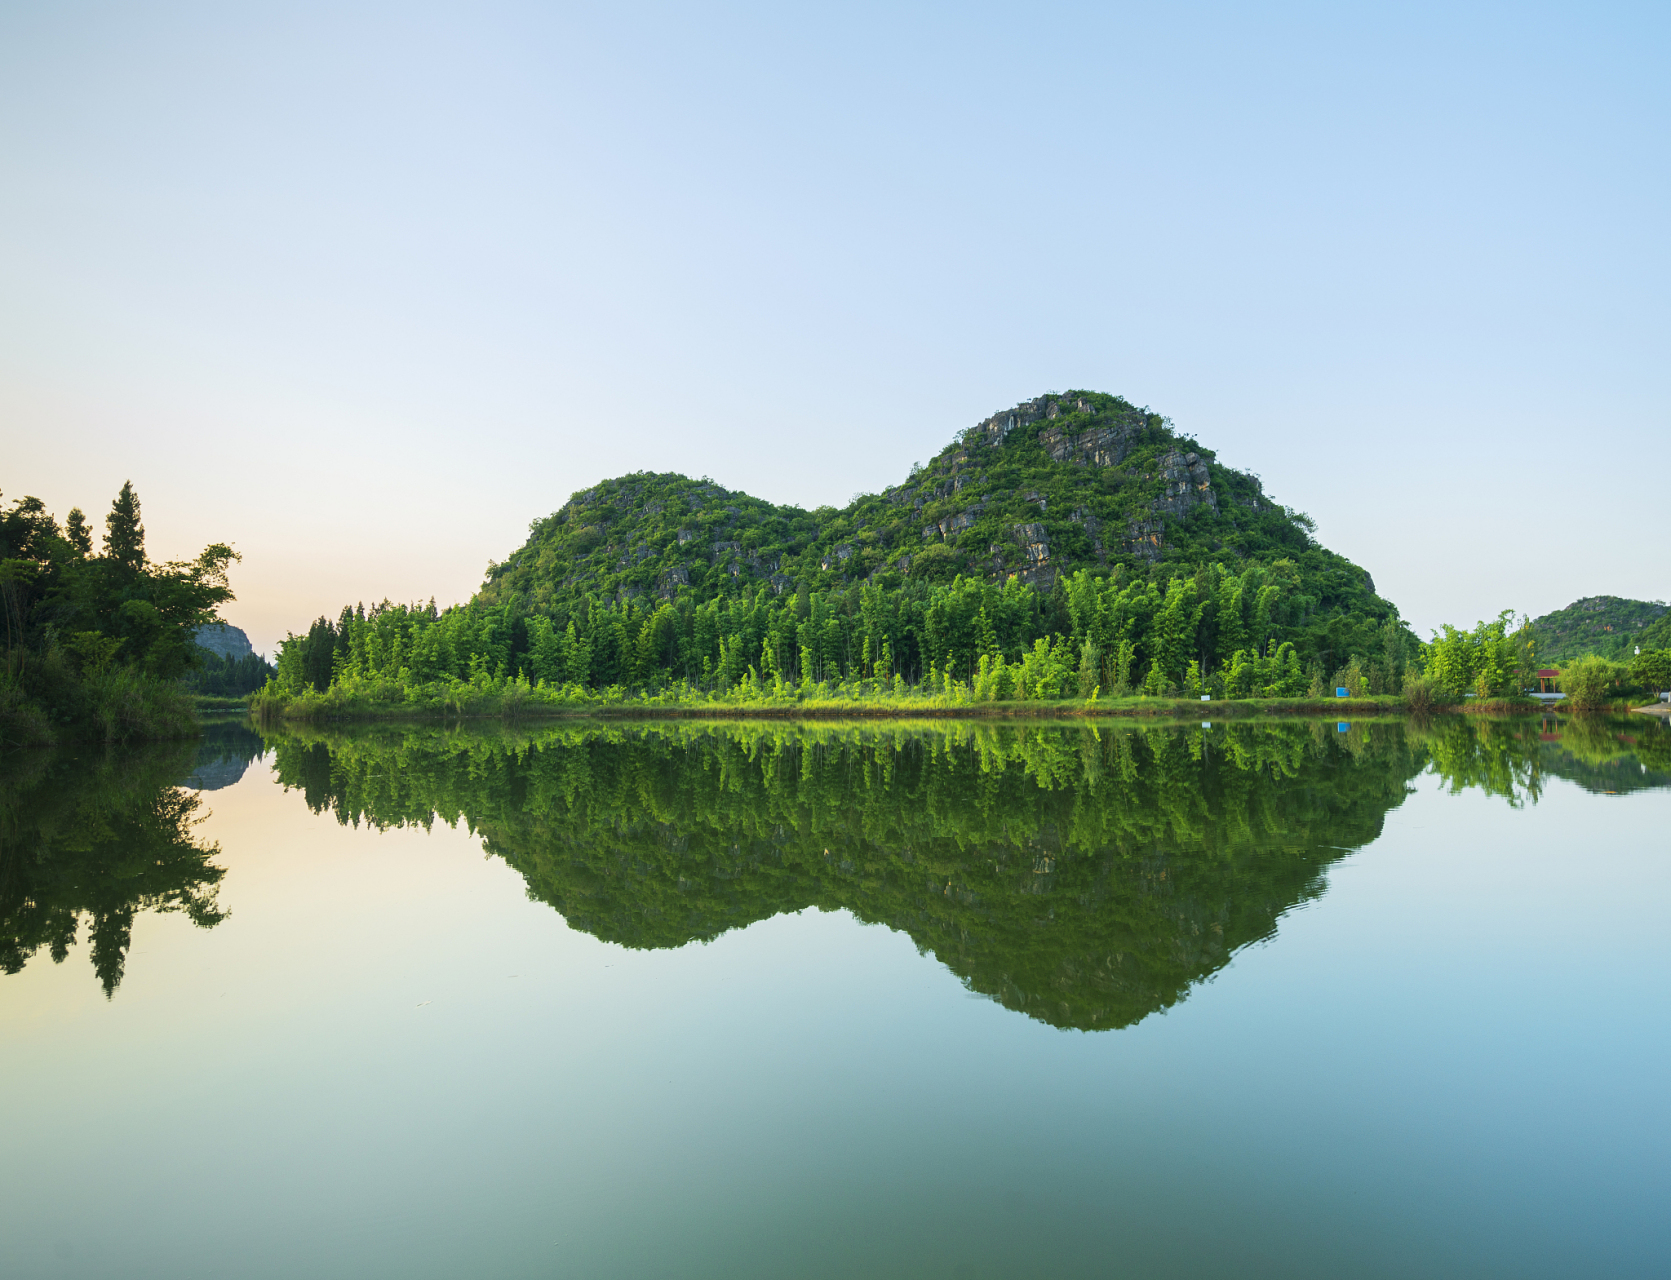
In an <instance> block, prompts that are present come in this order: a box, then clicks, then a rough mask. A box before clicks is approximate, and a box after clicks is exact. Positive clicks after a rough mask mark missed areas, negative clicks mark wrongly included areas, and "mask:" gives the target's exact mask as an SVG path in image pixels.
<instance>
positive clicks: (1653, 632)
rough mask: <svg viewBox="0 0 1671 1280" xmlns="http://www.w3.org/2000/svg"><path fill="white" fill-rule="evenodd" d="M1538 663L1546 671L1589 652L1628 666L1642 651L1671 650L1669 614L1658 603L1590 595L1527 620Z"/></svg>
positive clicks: (1670, 620)
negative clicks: (1639, 647) (1640, 650)
mask: <svg viewBox="0 0 1671 1280" xmlns="http://www.w3.org/2000/svg"><path fill="white" fill-rule="evenodd" d="M1532 636H1533V639H1534V641H1535V642H1536V644H1537V654H1538V660H1539V661H1540V662H1543V663H1545V664H1547V665H1549V666H1560V664H1561V663H1563V662H1566V661H1569V660H1570V659H1573V658H1577V657H1579V656H1581V655H1583V654H1587V653H1593V654H1596V655H1597V656H1598V657H1603V658H1608V659H1611V660H1613V661H1621V662H1622V661H1628V660H1629V659H1630V657H1631V655H1632V653H1633V652H1634V650H1635V649H1636V647H1637V646H1638V645H1640V646H1641V647H1642V648H1643V650H1648V649H1663V648H1666V647H1671V613H1668V612H1667V610H1666V605H1665V602H1664V601H1663V600H1625V599H1623V598H1621V597H1619V596H1590V597H1588V598H1587V599H1584V600H1574V601H1573V602H1572V603H1571V604H1569V605H1568V606H1567V607H1566V608H1564V609H1557V610H1555V611H1554V612H1553V613H1546V614H1544V615H1543V617H1541V618H1534V619H1532Z"/></svg>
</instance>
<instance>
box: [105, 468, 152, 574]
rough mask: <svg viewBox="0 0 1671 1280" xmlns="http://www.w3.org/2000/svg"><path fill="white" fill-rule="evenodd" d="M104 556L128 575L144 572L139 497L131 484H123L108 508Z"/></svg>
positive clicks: (142, 530)
mask: <svg viewBox="0 0 1671 1280" xmlns="http://www.w3.org/2000/svg"><path fill="white" fill-rule="evenodd" d="M104 528H105V533H104V554H105V556H106V557H107V558H109V559H110V560H112V561H114V562H115V563H116V564H119V565H121V566H122V567H123V568H124V569H126V570H128V571H129V572H130V573H139V572H141V571H142V570H143V569H144V568H145V526H144V525H142V524H140V522H139V495H138V494H137V493H135V492H134V491H133V481H131V480H124V481H123V482H122V490H121V492H120V493H118V494H117V495H116V500H115V501H114V502H112V503H111V504H110V514H109V515H107V516H106V517H105V518H104Z"/></svg>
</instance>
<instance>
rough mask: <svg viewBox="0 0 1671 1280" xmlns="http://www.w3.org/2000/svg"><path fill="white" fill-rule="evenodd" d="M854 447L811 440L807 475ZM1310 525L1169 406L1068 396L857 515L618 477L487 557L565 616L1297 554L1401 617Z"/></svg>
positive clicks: (994, 426) (505, 576) (1012, 420)
mask: <svg viewBox="0 0 1671 1280" xmlns="http://www.w3.org/2000/svg"><path fill="white" fill-rule="evenodd" d="M838 447H839V442H837V441H827V442H823V443H819V444H813V443H807V444H806V445H804V446H802V448H803V449H804V456H805V457H806V459H807V465H808V466H816V465H817V458H818V456H819V453H820V451H821V450H823V449H827V448H838ZM1312 528H1313V526H1312V524H1311V522H1310V520H1309V519H1308V518H1307V517H1305V516H1303V515H1301V514H1299V513H1297V512H1292V511H1290V510H1288V509H1286V508H1284V507H1282V506H1281V505H1279V504H1278V503H1276V502H1274V501H1273V500H1272V499H1271V498H1270V497H1268V496H1267V495H1266V494H1265V492H1264V490H1263V487H1262V485H1261V483H1260V480H1259V477H1258V476H1256V475H1252V474H1250V473H1247V472H1242V471H1236V470H1233V469H1231V468H1229V467H1226V466H1223V465H1221V464H1220V463H1219V462H1218V461H1217V458H1216V455H1215V454H1214V453H1213V451H1212V450H1211V449H1208V448H1206V447H1205V446H1203V445H1201V444H1199V443H1198V442H1196V441H1195V440H1193V439H1190V438H1189V437H1187V436H1184V435H1181V434H1179V433H1178V432H1176V431H1175V430H1174V429H1173V428H1172V426H1171V424H1170V423H1169V422H1168V421H1167V420H1166V419H1165V418H1162V417H1161V416H1160V415H1159V414H1157V413H1153V412H1151V411H1149V410H1147V409H1140V408H1138V407H1136V406H1134V405H1132V404H1130V403H1129V402H1128V401H1126V400H1124V399H1121V398H1120V397H1118V396H1112V395H1105V394H1102V393H1099V392H1091V391H1070V392H1065V393H1062V394H1053V395H1046V396H1039V397H1037V398H1036V399H1033V400H1028V401H1024V402H1022V403H1021V404H1018V405H1016V406H1015V407H1014V408H1012V409H1006V410H1004V411H1002V412H1000V413H996V414H994V415H992V416H991V417H989V418H987V419H985V420H984V421H982V422H980V423H977V424H976V425H975V426H974V427H972V428H970V429H969V430H967V431H964V432H962V433H961V434H960V435H959V436H958V437H957V439H955V440H954V441H953V442H952V443H951V444H949V445H947V446H946V447H945V448H944V449H942V450H941V451H940V453H939V454H938V455H937V456H936V457H934V458H933V459H932V460H931V461H930V462H929V464H928V465H927V466H926V467H921V468H916V469H914V470H913V471H912V473H911V475H910V476H909V477H908V478H906V479H905V480H904V481H902V482H901V483H900V484H897V485H894V486H892V487H890V488H888V489H885V490H884V491H883V492H881V493H879V494H863V495H859V496H858V497H856V498H854V500H853V501H852V502H850V503H849V504H848V505H847V506H845V507H841V508H835V507H820V508H818V509H817V510H815V511H807V510H804V509H802V508H800V507H794V506H779V505H775V504H773V503H770V502H766V501H764V500H762V499H760V498H754V497H750V496H749V495H748V494H745V493H739V492H736V491H734V490H731V489H726V488H724V487H722V486H721V485H718V484H716V483H714V482H713V481H712V480H708V479H702V480H692V479H689V478H688V477H685V476H682V475H677V474H671V473H662V474H655V473H648V472H640V473H637V474H633V475H627V476H621V477H619V478H617V479H614V480H606V481H604V482H602V483H601V484H597V485H594V486H593V487H591V488H589V489H583V490H581V491H580V492H578V493H576V494H574V496H573V497H572V498H570V500H569V501H568V502H567V503H566V504H564V506H563V507H562V508H560V509H559V510H558V511H557V512H556V513H554V514H553V515H550V516H548V517H546V518H545V519H543V520H537V521H535V522H534V523H533V525H532V526H531V527H530V536H529V538H528V541H527V542H526V543H525V544H523V546H522V547H521V548H519V549H518V550H517V551H515V552H514V553H512V554H511V555H510V556H509V557H508V558H507V559H506V560H505V561H504V562H503V563H501V564H493V565H490V566H489V568H488V573H487V581H486V582H485V583H484V585H483V587H482V589H481V591H480V593H479V595H478V596H477V600H478V602H479V603H481V604H484V605H496V604H512V603H515V604H517V605H519V606H521V607H523V608H527V609H532V610H536V611H540V612H554V613H566V612H567V611H568V610H570V609H572V608H573V607H575V606H576V605H577V604H578V603H579V602H580V601H581V600H583V599H584V598H586V597H588V596H589V597H592V598H594V599H597V600H600V601H606V602H607V601H623V600H627V599H632V598H636V597H648V598H652V599H653V598H658V597H659V598H661V599H667V600H671V599H674V598H676V597H678V596H681V595H685V594H694V595H695V596H696V598H697V599H698V600H706V599H708V598H711V597H713V596H716V595H736V594H738V593H739V592H752V591H753V590H754V589H756V588H757V587H762V586H763V587H768V588H769V589H770V591H771V592H773V593H776V594H780V595H781V594H782V593H783V592H785V591H790V592H793V591H794V590H795V589H796V588H798V587H800V586H801V585H803V584H804V585H805V586H807V587H808V588H809V589H810V590H814V591H831V590H836V589H839V588H841V587H842V586H843V585H846V584H851V583H859V582H876V583H878V584H880V585H883V586H898V585H904V584H906V583H908V582H912V581H918V582H924V583H935V582H949V581H951V580H952V579H953V578H954V577H956V576H958V575H960V574H961V575H963V576H964V577H973V578H982V579H986V580H988V581H991V582H997V583H1001V582H1003V581H1004V580H1005V579H1006V578H1008V577H1009V576H1010V575H1012V574H1013V575H1015V576H1017V577H1019V578H1020V579H1021V580H1022V581H1023V582H1026V583H1028V584H1031V585H1033V586H1037V587H1040V588H1042V589H1044V590H1046V591H1048V590H1049V589H1050V588H1051V587H1052V586H1053V585H1054V583H1055V582H1056V580H1057V579H1058V578H1060V577H1063V576H1066V575H1068V574H1071V573H1073V572H1074V571H1075V570H1077V569H1080V568H1089V569H1092V570H1093V571H1096V570H1107V569H1110V568H1112V567H1113V566H1116V565H1124V566H1126V567H1127V568H1128V569H1129V570H1133V571H1136V572H1138V573H1139V574H1142V575H1145V576H1147V575H1149V574H1150V573H1151V572H1154V571H1159V576H1161V577H1170V576H1172V572H1173V571H1176V572H1188V571H1190V570H1193V569H1194V568H1195V567H1196V566H1198V565H1200V564H1202V563H1205V562H1209V561H1221V562H1223V563H1225V564H1226V566H1227V567H1229V568H1231V570H1232V571H1239V570H1237V568H1236V566H1238V565H1239V564H1241V563H1244V562H1263V563H1270V562H1274V561H1278V560H1287V561H1291V562H1293V563H1295V564H1296V565H1297V567H1298V569H1299V571H1300V572H1301V574H1302V576H1303V577H1304V579H1305V580H1306V587H1307V590H1308V591H1310V592H1312V593H1313V604H1312V608H1313V609H1314V610H1315V611H1317V612H1320V613H1328V612H1333V611H1337V610H1346V611H1349V612H1359V611H1361V612H1364V613H1368V614H1373V615H1375V616H1377V617H1385V616H1387V615H1389V614H1392V613H1395V612H1396V611H1395V610H1393V609H1391V607H1390V606H1388V605H1387V604H1386V603H1385V602H1384V601H1381V600H1379V599H1378V597H1376V594H1375V583H1374V581H1373V579H1371V577H1370V575H1369V574H1368V573H1367V572H1365V571H1364V570H1363V569H1361V568H1359V567H1358V566H1356V565H1354V564H1352V563H1351V562H1350V561H1348V560H1347V559H1345V558H1344V557H1342V556H1339V555H1336V554H1335V553H1334V552H1331V551H1328V550H1326V549H1325V548H1323V547H1320V546H1319V545H1317V543H1316V542H1315V541H1314V539H1313V538H1312Z"/></svg>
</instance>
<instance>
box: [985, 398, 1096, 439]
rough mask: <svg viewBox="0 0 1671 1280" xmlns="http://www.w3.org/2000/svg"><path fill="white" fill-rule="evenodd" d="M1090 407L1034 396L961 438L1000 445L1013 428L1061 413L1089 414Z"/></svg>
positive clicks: (1078, 401)
mask: <svg viewBox="0 0 1671 1280" xmlns="http://www.w3.org/2000/svg"><path fill="white" fill-rule="evenodd" d="M1091 412H1093V407H1092V405H1091V404H1090V402H1089V401H1087V400H1084V399H1083V398H1076V399H1074V400H1068V399H1066V398H1064V397H1061V396H1037V397H1035V398H1034V399H1032V400H1023V401H1022V402H1021V403H1020V404H1018V405H1016V406H1015V408H1013V409H1004V410H1002V411H1000V412H998V413H995V414H993V415H992V416H991V417H990V418H987V419H986V420H985V421H984V422H978V423H976V424H975V425H974V426H973V427H971V428H970V429H969V431H968V433H967V434H966V435H965V437H964V438H965V439H976V440H984V441H986V442H987V443H988V444H1003V443H1004V437H1005V436H1007V435H1009V433H1010V432H1012V431H1014V430H1015V429H1016V428H1017V427H1024V426H1026V425H1027V424H1028V423H1032V422H1037V421H1038V420H1039V419H1040V418H1056V417H1060V416H1061V415H1062V414H1064V413H1091Z"/></svg>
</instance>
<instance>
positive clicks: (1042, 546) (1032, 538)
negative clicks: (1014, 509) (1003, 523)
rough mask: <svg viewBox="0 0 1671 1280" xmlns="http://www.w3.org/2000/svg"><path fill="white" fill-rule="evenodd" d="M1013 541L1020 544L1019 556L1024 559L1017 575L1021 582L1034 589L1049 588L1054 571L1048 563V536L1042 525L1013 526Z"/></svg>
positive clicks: (1054, 576)
mask: <svg viewBox="0 0 1671 1280" xmlns="http://www.w3.org/2000/svg"><path fill="white" fill-rule="evenodd" d="M1015 539H1016V541H1017V542H1019V543H1020V544H1021V554H1022V555H1023V556H1024V557H1025V558H1026V563H1025V564H1024V565H1022V567H1021V572H1020V574H1019V575H1018V576H1019V577H1020V578H1021V580H1022V581H1023V582H1026V583H1030V584H1031V585H1033V586H1036V587H1043V586H1049V585H1050V584H1051V583H1052V582H1054V581H1055V579H1056V570H1055V569H1054V568H1053V567H1052V566H1051V563H1050V535H1049V534H1048V533H1047V532H1046V531H1045V527H1044V526H1043V525H1042V524H1018V525H1016V526H1015Z"/></svg>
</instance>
